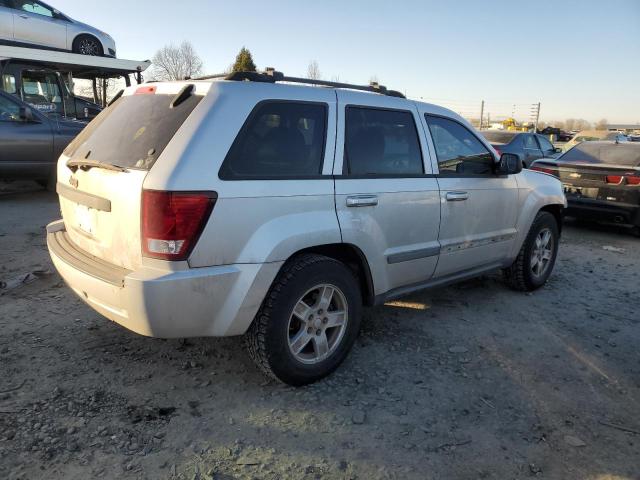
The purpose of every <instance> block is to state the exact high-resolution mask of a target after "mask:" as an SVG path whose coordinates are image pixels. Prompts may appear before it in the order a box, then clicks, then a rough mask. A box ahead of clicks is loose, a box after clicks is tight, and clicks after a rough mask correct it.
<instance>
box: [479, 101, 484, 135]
mask: <svg viewBox="0 0 640 480" xmlns="http://www.w3.org/2000/svg"><path fill="white" fill-rule="evenodd" d="M483 119H484V100H482V103H481V104H480V130H482V121H483Z"/></svg>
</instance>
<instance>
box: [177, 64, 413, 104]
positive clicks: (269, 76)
mask: <svg viewBox="0 0 640 480" xmlns="http://www.w3.org/2000/svg"><path fill="white" fill-rule="evenodd" d="M216 78H221V79H223V80H232V81H238V82H239V81H249V82H262V83H276V82H288V83H304V84H307V85H319V86H323V87H332V88H348V89H351V90H362V91H364V92H372V93H379V94H380V95H387V96H389V97H399V98H405V96H404V95H403V94H402V93H400V92H398V91H397V90H389V89H387V87H385V86H384V85H380V84H378V83H377V82H371V83H370V84H369V85H355V84H351V83H341V82H329V81H326V80H316V79H313V78H299V77H287V76H286V75H285V74H284V73H282V72H278V71H277V70H275V69H274V68H267V69H265V71H264V72H232V73H218V74H215V75H206V76H204V77H197V78H193V79H191V78H186V79H185V80H213V79H216Z"/></svg>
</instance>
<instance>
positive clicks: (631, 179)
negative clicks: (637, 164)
mask: <svg viewBox="0 0 640 480" xmlns="http://www.w3.org/2000/svg"><path fill="white" fill-rule="evenodd" d="M605 180H606V182H607V183H610V184H613V185H620V184H622V183H623V182H622V181H623V180H625V181H626V184H627V185H640V175H624V176H623V175H608V176H606V177H605Z"/></svg>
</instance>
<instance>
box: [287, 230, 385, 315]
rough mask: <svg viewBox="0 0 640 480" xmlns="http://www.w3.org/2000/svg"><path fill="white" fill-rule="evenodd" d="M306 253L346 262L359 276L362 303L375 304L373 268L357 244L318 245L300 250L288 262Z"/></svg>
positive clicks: (357, 276)
mask: <svg viewBox="0 0 640 480" xmlns="http://www.w3.org/2000/svg"><path fill="white" fill-rule="evenodd" d="M305 253H315V254H317V255H323V256H325V257H329V258H333V259H334V260H337V261H339V262H341V263H344V264H345V265H346V266H347V267H349V268H350V269H351V271H353V273H354V274H355V275H356V278H358V282H359V283H360V290H361V292H362V303H363V304H364V305H366V306H372V305H374V303H375V290H374V286H373V277H372V275H371V269H370V268H369V262H368V261H367V258H366V256H365V254H364V253H363V252H362V250H360V249H359V248H358V247H357V246H355V245H353V244H350V243H330V244H325V245H316V246H313V247H308V248H304V249H302V250H298V251H297V252H295V253H294V254H293V255H291V256H290V257H289V258H288V259H287V262H290V261H291V260H292V259H293V258H295V257H297V256H299V255H302V254H305ZM287 262H285V263H287Z"/></svg>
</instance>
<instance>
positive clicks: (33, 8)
mask: <svg viewBox="0 0 640 480" xmlns="http://www.w3.org/2000/svg"><path fill="white" fill-rule="evenodd" d="M14 1H15V6H16V7H15V8H17V9H18V10H23V11H25V12H29V13H35V14H38V15H42V16H45V17H53V11H52V10H51V9H50V8H49V7H45V6H44V5H42V4H41V3H38V2H28V1H27V2H25V1H24V0H14Z"/></svg>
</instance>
